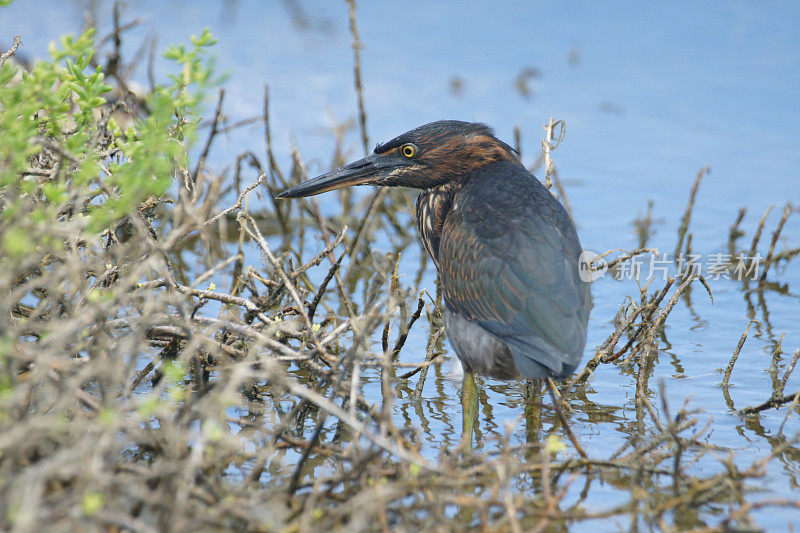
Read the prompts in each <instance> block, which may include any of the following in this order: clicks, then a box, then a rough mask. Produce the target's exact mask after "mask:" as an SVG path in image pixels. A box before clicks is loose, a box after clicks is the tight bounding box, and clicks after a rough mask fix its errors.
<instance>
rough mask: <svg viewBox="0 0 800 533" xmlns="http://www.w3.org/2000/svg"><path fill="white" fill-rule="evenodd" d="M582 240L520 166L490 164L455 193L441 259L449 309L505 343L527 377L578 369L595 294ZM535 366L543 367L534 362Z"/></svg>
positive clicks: (555, 202) (443, 239) (570, 223)
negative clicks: (584, 274)
mask: <svg viewBox="0 0 800 533" xmlns="http://www.w3.org/2000/svg"><path fill="white" fill-rule="evenodd" d="M580 253H581V247H580V243H579V241H578V237H577V235H576V233H575V228H574V225H573V224H572V221H571V220H570V218H569V216H568V215H567V213H566V211H565V210H564V208H563V207H562V206H561V204H559V203H558V200H556V199H555V198H554V197H553V196H552V195H551V194H550V192H549V191H547V189H545V188H544V186H543V185H542V184H541V183H539V182H538V181H537V180H536V178H534V177H533V176H532V175H530V174H529V173H528V172H527V171H525V170H524V169H523V168H520V167H518V166H517V165H514V164H511V163H494V164H491V165H487V166H486V167H484V168H483V169H481V170H480V171H477V172H476V173H474V174H473V176H471V177H470V179H469V181H468V182H467V183H466V185H465V186H464V188H463V189H462V190H461V191H459V192H458V193H457V194H456V196H455V198H454V202H453V208H452V209H451V210H450V212H449V213H448V215H447V218H446V219H445V223H444V228H443V230H442V237H441V240H440V245H439V250H438V256H439V257H438V259H439V272H440V279H441V282H442V287H443V291H444V297H445V301H446V303H447V305H448V306H449V308H450V309H451V310H452V311H454V312H457V313H460V314H461V315H463V316H464V317H465V318H467V319H468V320H471V321H473V322H476V323H478V324H480V325H481V326H482V327H483V328H485V329H486V330H487V331H488V332H489V333H491V334H493V335H495V336H496V337H498V338H499V339H501V340H503V341H504V342H506V344H508V346H509V348H510V349H511V353H512V356H513V357H514V360H515V363H516V364H517V368H518V370H519V371H520V373H522V374H523V375H525V376H526V377H529V378H534V377H542V375H541V374H542V370H541V367H540V366H539V365H544V366H545V367H547V369H549V373H550V374H551V375H555V376H563V375H566V374H568V373H570V372H572V371H573V370H574V368H575V366H577V364H578V362H580V359H581V356H582V354H583V348H584V344H585V342H586V323H587V319H588V313H589V307H590V297H589V290H588V285H587V284H586V283H584V282H582V281H581V280H580V278H579V276H578V256H579V255H580ZM535 363H538V364H535Z"/></svg>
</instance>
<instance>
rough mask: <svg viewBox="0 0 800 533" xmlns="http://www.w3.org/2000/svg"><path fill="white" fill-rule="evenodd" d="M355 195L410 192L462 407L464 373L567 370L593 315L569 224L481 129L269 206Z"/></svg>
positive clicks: (360, 165)
mask: <svg viewBox="0 0 800 533" xmlns="http://www.w3.org/2000/svg"><path fill="white" fill-rule="evenodd" d="M354 185H378V186H382V187H410V188H413V189H418V190H419V191H420V193H419V196H418V197H417V202H416V222H417V228H418V230H419V235H420V237H421V240H422V242H423V244H424V246H425V249H426V250H427V253H428V254H429V255H430V257H431V258H432V259H433V262H434V264H435V265H436V269H437V271H438V275H439V283H440V286H441V289H442V294H443V299H444V306H443V309H442V318H443V322H444V327H445V332H446V334H447V337H448V339H449V340H450V344H451V346H452V347H453V349H454V350H455V353H456V355H457V356H458V358H459V360H460V361H461V363H462V366H463V369H464V383H463V386H462V390H463V392H462V401H463V402H464V403H465V409H466V404H467V403H468V402H470V401H475V400H474V399H472V400H468V399H467V393H468V390H472V391H473V392H472V394H473V395H474V394H475V393H474V390H475V384H474V377H473V374H480V375H486V376H490V377H493V378H497V379H502V380H510V379H519V378H525V379H527V380H530V381H536V380H545V379H547V378H565V377H567V376H569V375H570V374H571V373H572V372H574V370H575V368H576V367H577V365H578V363H579V362H580V360H581V358H582V355H583V350H584V346H585V344H586V329H587V324H588V318H589V310H590V307H591V295H590V290H589V283H588V282H587V281H586V280H584V279H582V277H581V275H580V272H579V268H580V256H581V253H582V248H581V244H580V241H579V239H578V235H577V232H576V229H575V224H574V223H573V221H572V219H571V217H570V216H569V214H568V213H567V211H566V209H565V208H564V206H563V205H562V204H561V203H560V202H559V201H558V199H557V198H556V197H555V196H554V195H553V194H551V193H550V191H549V190H548V189H547V188H546V187H545V186H544V185H543V184H542V183H541V182H540V181H539V180H538V179H537V178H536V177H535V176H534V175H533V174H531V172H529V171H528V170H527V169H526V168H525V166H524V165H523V164H522V162H521V160H520V157H519V154H518V153H517V152H516V151H515V150H513V149H512V148H511V147H510V146H509V145H508V144H506V143H504V142H503V141H501V140H499V139H498V138H497V137H496V136H495V134H494V132H493V130H492V129H491V128H490V127H488V126H487V125H485V124H480V123H472V122H462V121H457V120H440V121H437V122H431V123H429V124H425V125H422V126H419V127H417V128H415V129H412V130H410V131H408V132H406V133H403V134H402V135H399V136H397V137H395V138H394V139H392V140H390V141H388V142H386V143H383V144H378V145H377V146H376V147H375V150H374V151H373V153H371V154H369V155H368V156H367V157H364V158H363V159H359V160H358V161H355V162H352V163H350V164H347V165H345V166H343V167H340V168H337V169H335V170H332V171H330V172H327V173H325V174H323V175H321V176H319V177H316V178H313V179H311V180H308V181H305V182H303V183H300V184H299V185H296V186H294V187H291V188H289V189H287V190H285V191H283V192H281V193H280V194H278V196H277V198H298V197H304V196H312V195H316V194H320V193H323V192H327V191H332V190H335V189H340V188H343V187H350V186H354ZM468 385H469V387H468ZM475 405H476V408H477V404H475Z"/></svg>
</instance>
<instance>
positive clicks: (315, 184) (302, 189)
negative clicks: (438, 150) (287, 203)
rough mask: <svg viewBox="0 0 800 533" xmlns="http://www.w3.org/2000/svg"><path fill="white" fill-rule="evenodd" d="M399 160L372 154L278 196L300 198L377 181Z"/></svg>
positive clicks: (395, 166) (393, 167) (395, 165)
mask: <svg viewBox="0 0 800 533" xmlns="http://www.w3.org/2000/svg"><path fill="white" fill-rule="evenodd" d="M397 166H398V165H397V162H396V161H392V158H391V157H386V156H382V155H377V154H370V155H368V156H367V157H365V158H364V159H359V160H358V161H354V162H352V163H350V164H349V165H345V166H343V167H339V168H337V169H336V170H331V171H330V172H327V173H325V174H323V175H322V176H319V177H316V178H314V179H310V180H308V181H304V182H303V183H300V184H299V185H295V186H294V187H292V188H290V189H286V190H285V191H283V192H282V193H280V194H278V196H276V198H300V197H301V196H314V195H315V194H320V193H323V192H328V191H333V190H336V189H341V188H343V187H350V186H351V185H369V184H373V183H377V182H378V181H379V180H380V179H382V178H384V177H385V176H386V175H387V174H389V172H391V171H392V170H393V169H395V168H397Z"/></svg>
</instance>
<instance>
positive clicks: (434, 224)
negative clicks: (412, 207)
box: [417, 182, 462, 268]
mask: <svg viewBox="0 0 800 533" xmlns="http://www.w3.org/2000/svg"><path fill="white" fill-rule="evenodd" d="M461 187H462V183H461V182H449V183H445V184H444V185H440V186H439V187H434V188H432V189H427V190H425V191H423V192H422V193H421V194H420V195H419V196H418V197H417V228H418V229H419V234H420V237H421V238H422V242H423V244H424V245H425V248H426V250H427V251H428V255H430V256H431V258H432V259H433V262H434V263H435V264H436V266H437V268H438V266H439V239H440V237H441V235H442V228H443V226H444V219H445V217H446V216H447V213H448V212H449V211H450V209H451V208H452V207H453V198H454V197H455V195H456V192H458V190H459V189H460V188H461Z"/></svg>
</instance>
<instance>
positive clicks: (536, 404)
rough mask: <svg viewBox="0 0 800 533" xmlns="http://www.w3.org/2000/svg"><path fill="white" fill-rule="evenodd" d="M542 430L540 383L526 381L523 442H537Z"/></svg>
mask: <svg viewBox="0 0 800 533" xmlns="http://www.w3.org/2000/svg"><path fill="white" fill-rule="evenodd" d="M541 429H542V382H541V380H538V379H537V380H534V381H528V382H527V383H526V384H525V441H526V442H527V443H528V444H534V443H538V442H539V431H540V430H541Z"/></svg>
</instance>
